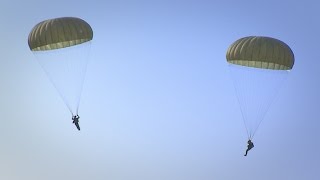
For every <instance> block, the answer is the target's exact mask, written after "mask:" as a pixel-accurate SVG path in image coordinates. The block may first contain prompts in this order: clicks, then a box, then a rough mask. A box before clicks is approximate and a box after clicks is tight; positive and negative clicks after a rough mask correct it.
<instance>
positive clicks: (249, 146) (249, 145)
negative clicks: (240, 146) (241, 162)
mask: <svg viewBox="0 0 320 180" xmlns="http://www.w3.org/2000/svg"><path fill="white" fill-rule="evenodd" d="M247 147H248V148H247V150H246V154H245V155H244V156H247V154H248V151H249V150H250V149H252V148H253V147H254V145H253V142H252V141H251V139H249V140H248V146H247Z"/></svg>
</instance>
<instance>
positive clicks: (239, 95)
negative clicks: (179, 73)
mask: <svg viewBox="0 0 320 180" xmlns="http://www.w3.org/2000/svg"><path fill="white" fill-rule="evenodd" d="M235 68H236V67H235V65H232V64H229V73H230V74H231V77H232V81H233V85H234V86H233V87H234V89H235V92H236V97H237V101H238V104H239V106H240V112H241V116H242V121H243V124H244V126H245V128H246V133H247V136H248V138H250V133H249V130H248V125H247V123H246V118H247V117H246V113H245V112H246V110H245V108H246V107H247V106H241V102H244V103H246V99H245V98H244V95H243V94H242V93H241V91H240V89H241V88H240V87H239V86H244V85H243V84H241V83H239V81H238V80H237V78H235V77H236V76H237V75H235V74H234V73H235V72H234V71H236V70H237V69H235Z"/></svg>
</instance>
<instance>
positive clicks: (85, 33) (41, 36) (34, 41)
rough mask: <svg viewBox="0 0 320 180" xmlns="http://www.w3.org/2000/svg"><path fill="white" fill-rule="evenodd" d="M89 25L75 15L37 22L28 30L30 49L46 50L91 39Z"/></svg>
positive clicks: (91, 34) (91, 33)
mask: <svg viewBox="0 0 320 180" xmlns="http://www.w3.org/2000/svg"><path fill="white" fill-rule="evenodd" d="M92 38H93V32H92V28H91V27H90V25H89V24H88V23H87V22H85V21H84V20H82V19H79V18H75V17H62V18H55V19H49V20H45V21H42V22H40V23H39V24H37V25H36V26H35V27H34V28H33V29H32V30H31V32H30V34H29V38H28V44H29V48H30V50H31V51H46V50H53V49H61V48H65V47H70V46H75V45H78V44H81V43H85V42H87V41H90V40H92Z"/></svg>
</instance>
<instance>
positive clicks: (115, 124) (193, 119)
mask: <svg viewBox="0 0 320 180" xmlns="http://www.w3.org/2000/svg"><path fill="white" fill-rule="evenodd" d="M319 6H320V4H319V3H318V2H317V1H315V0H314V1H311V0H310V1H308V0H306V1H288V0H283V1H278V0H269V1H253V0H250V1H249V0H248V1H231V0H229V1H228V0H225V1H221V2H219V3H218V2H213V1H209V0H186V1H179V0H171V1H169V0H168V1H166V0H163V1H143V0H132V1H130V0H122V1H121V0H117V1H115V0H114V1H108V0H106V1H95V0H91V1H81V3H80V2H79V1H73V0H71V1H62V0H56V1H45V0H43V1H40V0H38V1H37V0H30V1H28V2H20V1H17V0H10V1H9V0H4V1H2V5H1V7H2V11H1V16H0V22H1V24H2V28H1V29H0V32H1V35H2V41H1V43H0V47H1V49H2V53H1V58H0V61H1V64H2V65H1V66H0V77H1V78H0V83H1V85H2V86H1V93H0V99H1V101H0V119H1V126H0V137H1V144H2V145H1V149H0V152H1V153H0V162H1V163H0V179H7V180H19V179H27V180H29V179H30V180H31V179H32V180H35V179H46V180H51V179H52V180H53V179H55V180H56V179H78V180H82V179H83V180H84V179H97V180H99V179H103V180H105V179H110V180H128V179H139V180H144V179H152V180H158V179H159V180H171V179H172V180H179V179H181V180H195V179H201V180H209V179H223V180H234V179H238V180H248V179H259V180H264V179H265V180H270V179H275V180H276V179H291V180H301V179H308V180H316V179H319V177H320V173H319V170H320V169H319V161H320V155H319V152H320V141H319V137H320V131H319V127H320V124H319V121H318V107H319V106H318V104H319V102H320V96H319V91H320V86H319V84H320V82H319V80H318V77H319V76H320V74H319V71H318V67H319V65H320V64H319V61H318V59H319V58H320V55H319V53H318V51H319V50H318V41H319V39H320V38H319V36H318V34H319V33H318V32H319V30H320V25H319V23H318V17H319V16H320V12H319V11H318V9H319ZM64 16H74V17H79V18H82V19H84V20H86V21H87V22H88V23H89V24H90V25H91V26H92V28H93V31H94V38H93V41H92V46H91V55H90V61H89V64H88V69H87V74H86V78H85V82H84V86H83V93H82V97H81V103H80V109H79V115H80V116H81V119H80V124H81V128H82V129H81V131H80V132H78V131H77V130H76V129H75V127H74V125H73V124H72V121H71V116H70V112H69V111H68V109H67V107H66V106H65V104H64V103H63V101H62V100H61V98H60V97H59V95H58V93H57V92H56V90H55V89H54V87H53V86H52V84H51V83H50V81H49V80H48V79H47V77H46V75H45V73H44V72H43V70H42V69H41V67H40V66H39V64H38V63H37V61H36V59H35V57H34V55H33V54H32V52H31V51H30V50H29V47H28V45H27V37H28V34H29V32H30V31H31V29H32V27H33V26H34V25H35V24H37V23H38V22H40V21H43V20H46V19H50V18H56V17H64ZM249 35H259V36H271V37H274V38H277V39H280V40H282V41H284V42H286V43H287V44H288V45H289V46H290V47H291V48H292V50H293V52H294V54H295V60H296V61H295V66H294V68H293V70H292V71H291V72H290V74H289V76H288V78H287V81H286V83H285V85H284V86H283V87H282V89H281V90H280V91H279V94H278V98H277V99H276V100H275V102H274V103H273V104H272V106H271V108H270V109H269V111H268V113H267V114H266V116H265V119H264V121H263V123H262V124H261V126H260V128H259V130H258V132H257V134H256V135H255V140H254V142H255V148H254V149H253V150H252V151H250V153H249V155H248V157H243V153H244V151H245V148H246V140H247V139H246V138H247V137H246V132H245V128H244V126H243V122H242V120H241V112H240V108H239V105H238V103H237V100H236V95H235V92H234V88H233V85H232V81H231V79H230V76H229V73H228V67H227V63H226V60H225V54H226V50H227V48H228V46H229V45H230V44H231V43H232V42H234V41H235V40H237V39H239V38H241V37H244V36H249Z"/></svg>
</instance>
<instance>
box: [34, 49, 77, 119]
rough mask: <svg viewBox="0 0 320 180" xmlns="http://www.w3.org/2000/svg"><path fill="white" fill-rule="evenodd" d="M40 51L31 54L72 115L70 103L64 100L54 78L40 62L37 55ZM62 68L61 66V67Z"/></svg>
mask: <svg viewBox="0 0 320 180" xmlns="http://www.w3.org/2000/svg"><path fill="white" fill-rule="evenodd" d="M41 53H42V52H34V53H33V54H34V55H35V57H36V59H37V62H38V63H39V64H40V66H41V67H42V69H43V71H44V72H45V74H46V76H47V77H48V79H49V81H50V82H51V84H52V85H53V87H54V88H55V89H56V90H57V91H58V94H59V95H60V97H61V99H62V101H63V102H64V103H65V104H66V106H67V108H68V109H69V111H70V113H71V114H72V115H73V112H72V108H71V106H70V104H69V103H68V101H67V100H66V98H65V97H64V95H63V94H62V92H61V91H60V90H59V88H58V87H57V84H56V83H55V82H54V80H53V79H52V77H51V75H50V73H49V72H48V71H47V68H46V67H45V65H44V64H42V63H41V61H42V59H40V58H39V55H40V54H41ZM62 69H63V68H62Z"/></svg>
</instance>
